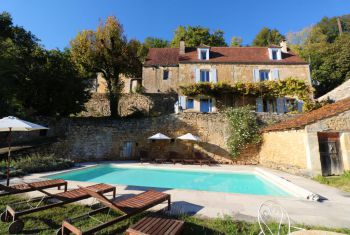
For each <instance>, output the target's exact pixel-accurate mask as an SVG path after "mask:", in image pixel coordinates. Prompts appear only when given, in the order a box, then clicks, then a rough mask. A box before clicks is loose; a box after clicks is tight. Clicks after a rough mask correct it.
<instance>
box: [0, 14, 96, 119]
mask: <svg viewBox="0 0 350 235" xmlns="http://www.w3.org/2000/svg"><path fill="white" fill-rule="evenodd" d="M38 42H39V41H38V39H37V38H36V37H35V36H34V35H32V34H31V33H30V32H28V31H26V30H25V29H23V28H22V27H19V26H15V25H13V23H12V18H11V16H10V15H9V14H8V13H6V12H4V13H2V14H0V83H1V86H0V97H1V99H0V116H5V115H20V116H23V115H32V114H34V115H37V114H39V115H40V114H44V115H52V116H56V115H59V116H68V115H70V114H75V113H78V112H80V111H82V110H83V104H84V103H85V102H86V101H87V99H88V97H89V94H88V92H86V87H87V83H86V82H85V81H86V80H85V78H84V77H82V76H80V74H79V73H78V70H77V68H76V67H75V66H74V64H73V63H72V61H71V58H70V55H69V53H68V52H66V51H65V52H61V51H59V50H52V51H47V50H45V49H44V48H42V47H41V45H39V43H38Z"/></svg>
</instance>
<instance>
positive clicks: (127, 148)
mask: <svg viewBox="0 0 350 235" xmlns="http://www.w3.org/2000/svg"><path fill="white" fill-rule="evenodd" d="M133 150H134V142H133V141H124V143H123V148H122V158H128V159H129V158H132V157H133V152H134V151H133Z"/></svg>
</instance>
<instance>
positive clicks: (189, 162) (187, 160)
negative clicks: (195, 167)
mask: <svg viewBox="0 0 350 235" xmlns="http://www.w3.org/2000/svg"><path fill="white" fill-rule="evenodd" d="M195 162H196V161H195V160H194V159H184V160H183V163H184V164H194V163H195Z"/></svg>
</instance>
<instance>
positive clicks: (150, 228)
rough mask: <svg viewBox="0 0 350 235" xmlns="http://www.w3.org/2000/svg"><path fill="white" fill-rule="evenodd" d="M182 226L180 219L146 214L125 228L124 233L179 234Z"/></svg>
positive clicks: (145, 234) (134, 234) (128, 234)
mask: <svg viewBox="0 0 350 235" xmlns="http://www.w3.org/2000/svg"><path fill="white" fill-rule="evenodd" d="M183 226H184V222H183V221H181V220H175V219H168V218H162V217H160V216H146V217H144V218H143V219H141V220H140V221H139V222H137V223H136V224H134V225H132V226H131V227H130V228H129V229H128V230H126V235H161V234H162V235H163V234H166V235H179V234H181V232H182V229H183Z"/></svg>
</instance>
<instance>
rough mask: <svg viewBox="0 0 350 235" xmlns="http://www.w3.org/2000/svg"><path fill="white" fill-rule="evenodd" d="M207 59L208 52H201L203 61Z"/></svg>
mask: <svg viewBox="0 0 350 235" xmlns="http://www.w3.org/2000/svg"><path fill="white" fill-rule="evenodd" d="M206 59H207V51H206V50H201V60H206Z"/></svg>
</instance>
